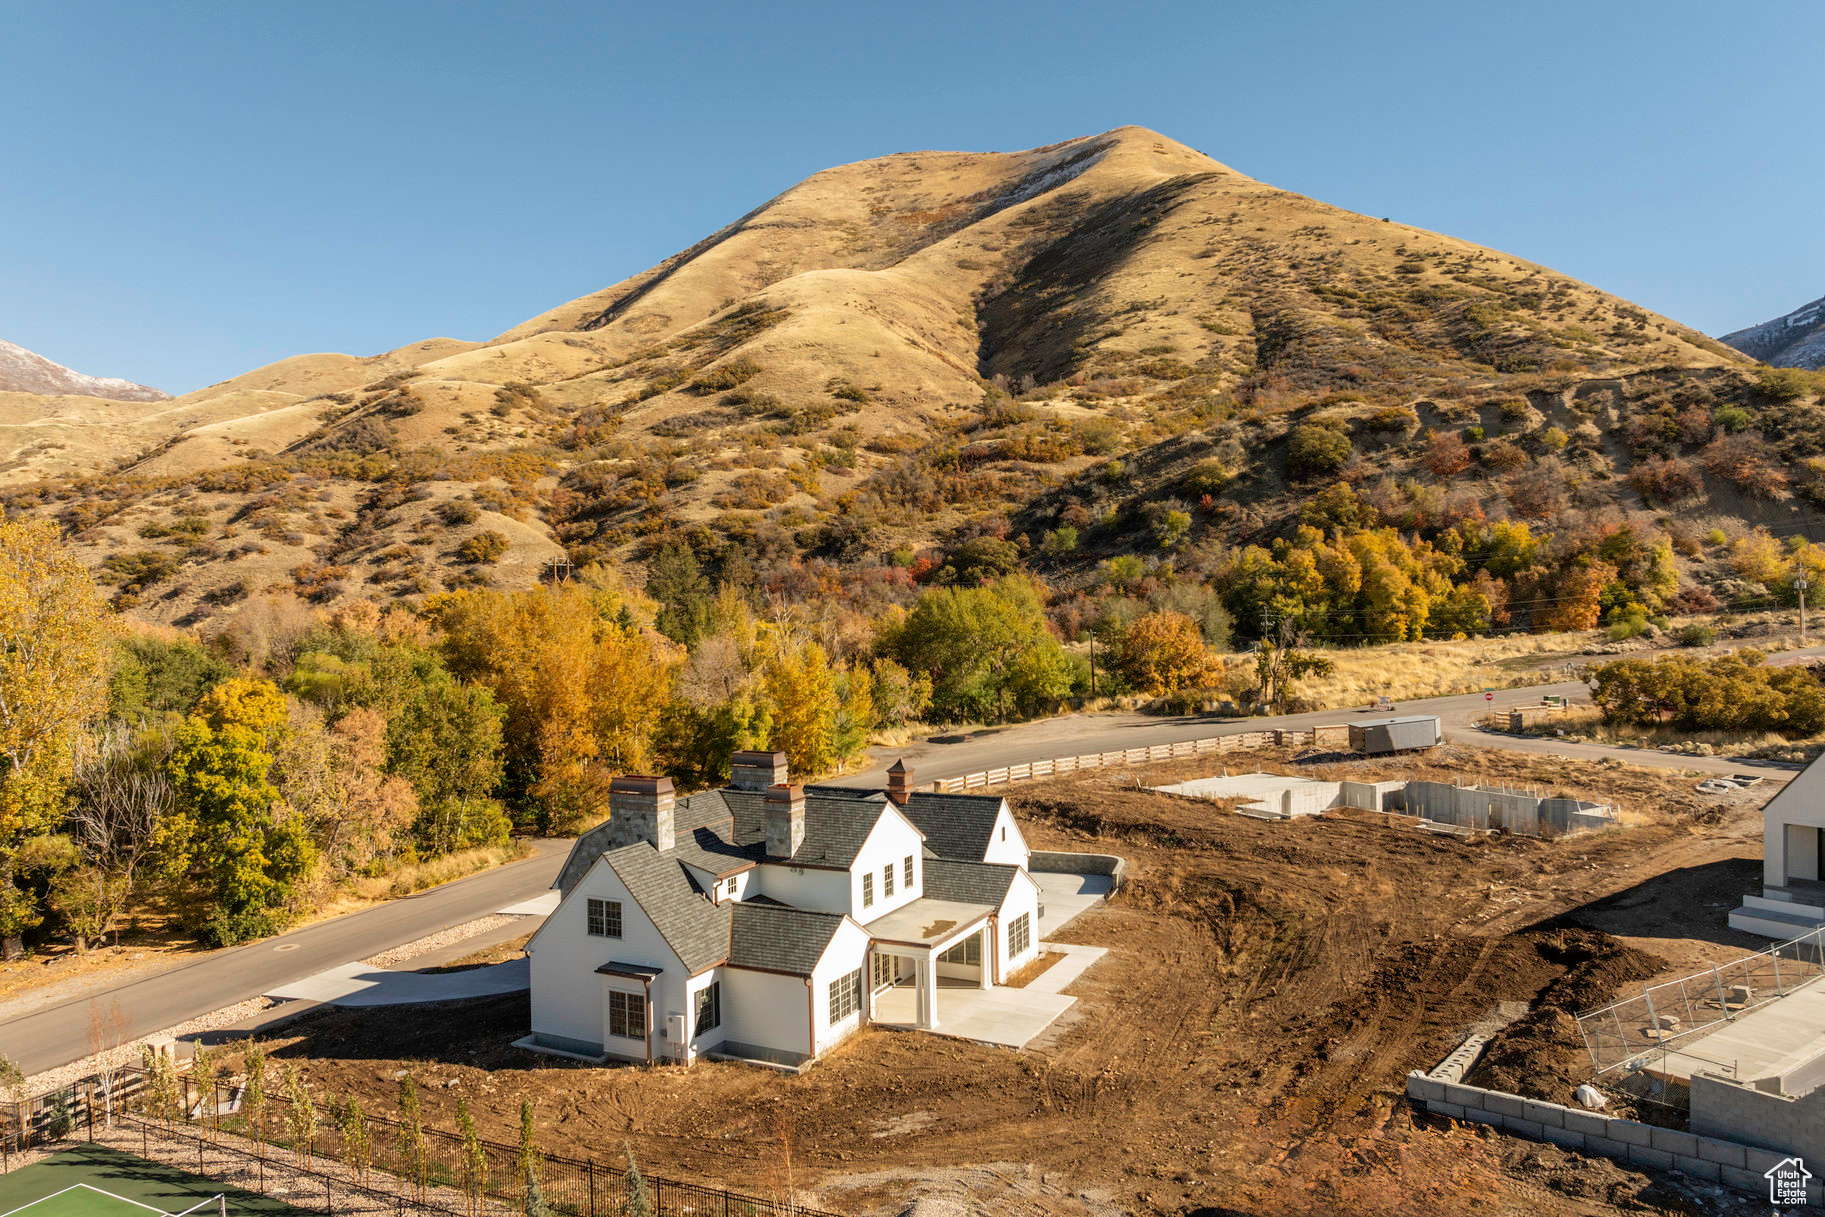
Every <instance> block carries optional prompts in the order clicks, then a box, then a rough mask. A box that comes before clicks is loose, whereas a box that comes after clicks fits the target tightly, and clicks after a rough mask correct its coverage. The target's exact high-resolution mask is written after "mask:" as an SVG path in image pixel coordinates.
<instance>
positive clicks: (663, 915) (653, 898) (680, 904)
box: [602, 841, 729, 972]
mask: <svg viewBox="0 0 1825 1217" xmlns="http://www.w3.org/2000/svg"><path fill="white" fill-rule="evenodd" d="M602 863H603V865H605V866H607V867H609V868H610V869H612V870H613V871H614V872H615V876H616V878H618V879H620V880H621V883H622V885H623V886H624V887H626V888H627V893H628V895H630V896H632V897H633V898H634V903H636V904H638V905H639V906H640V911H641V912H643V913H645V914H646V916H647V918H648V920H650V921H651V922H652V923H653V927H654V928H655V929H657V930H658V931H659V933H660V935H661V936H662V937H663V938H664V939H665V941H666V944H667V945H668V946H670V947H671V948H672V951H673V953H674V954H676V955H677V956H678V959H679V962H681V963H683V964H684V966H685V967H686V968H687V969H688V970H690V971H692V972H698V971H701V970H703V969H704V968H707V967H709V966H710V965H712V964H717V963H721V962H722V961H723V960H724V959H726V958H728V954H729V906H728V905H715V904H711V903H710V902H709V901H708V900H707V899H705V898H704V897H703V896H701V895H699V894H698V892H697V889H696V888H694V887H692V886H691V881H690V880H689V879H687V878H685V874H684V868H683V867H681V866H679V865H678V863H677V861H676V860H675V859H673V858H669V857H667V856H665V855H663V854H661V853H660V852H659V851H658V850H656V849H654V848H653V847H652V846H651V845H648V844H647V843H646V842H644V841H642V842H640V843H638V844H636V845H624V846H622V847H621V848H620V849H612V850H609V851H608V852H607V853H605V854H603V855H602Z"/></svg>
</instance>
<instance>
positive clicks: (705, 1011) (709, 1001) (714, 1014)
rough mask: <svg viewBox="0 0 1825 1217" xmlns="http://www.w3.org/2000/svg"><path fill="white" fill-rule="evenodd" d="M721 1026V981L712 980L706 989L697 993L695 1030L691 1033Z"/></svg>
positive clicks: (695, 1033)
mask: <svg viewBox="0 0 1825 1217" xmlns="http://www.w3.org/2000/svg"><path fill="white" fill-rule="evenodd" d="M720 1026H722V982H721V981H720V980H713V981H711V982H710V986H709V988H707V989H703V990H700V991H699V992H698V994H697V1030H696V1031H694V1032H692V1034H693V1035H702V1034H703V1033H704V1032H706V1031H714V1030H715V1029H716V1028H718V1027H720Z"/></svg>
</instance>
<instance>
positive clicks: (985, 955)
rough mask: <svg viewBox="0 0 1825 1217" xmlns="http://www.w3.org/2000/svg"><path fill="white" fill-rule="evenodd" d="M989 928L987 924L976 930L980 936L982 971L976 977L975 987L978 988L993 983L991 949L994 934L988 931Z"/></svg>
mask: <svg viewBox="0 0 1825 1217" xmlns="http://www.w3.org/2000/svg"><path fill="white" fill-rule="evenodd" d="M989 929H990V927H989V926H988V925H984V926H983V927H982V928H981V929H980V930H978V931H976V932H977V933H978V934H980V935H981V936H982V971H981V974H980V975H979V976H977V978H976V987H977V988H978V989H987V988H991V987H993V985H994V983H995V970H994V969H995V954H994V951H993V950H992V949H991V948H992V947H993V946H994V943H995V939H994V936H993V935H992V934H990V933H989Z"/></svg>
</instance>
